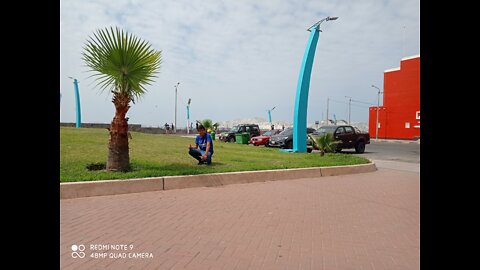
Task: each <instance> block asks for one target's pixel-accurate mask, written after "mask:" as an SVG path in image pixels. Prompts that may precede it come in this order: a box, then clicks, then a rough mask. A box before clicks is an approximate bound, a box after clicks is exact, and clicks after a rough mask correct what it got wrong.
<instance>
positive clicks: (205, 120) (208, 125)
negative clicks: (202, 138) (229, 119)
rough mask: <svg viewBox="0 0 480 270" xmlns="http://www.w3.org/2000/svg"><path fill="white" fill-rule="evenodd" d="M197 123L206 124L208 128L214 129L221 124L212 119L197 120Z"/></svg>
mask: <svg viewBox="0 0 480 270" xmlns="http://www.w3.org/2000/svg"><path fill="white" fill-rule="evenodd" d="M197 123H198V124H199V125H202V126H204V127H205V129H206V130H209V129H210V130H213V129H215V128H216V127H218V126H219V125H220V124H219V123H215V124H214V123H213V121H212V120H211V119H204V120H197Z"/></svg>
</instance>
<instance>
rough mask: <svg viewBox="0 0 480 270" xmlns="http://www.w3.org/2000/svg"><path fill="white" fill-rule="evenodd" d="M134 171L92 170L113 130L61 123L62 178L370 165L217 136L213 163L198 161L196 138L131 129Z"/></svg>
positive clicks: (358, 159) (360, 160)
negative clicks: (222, 139)
mask: <svg viewBox="0 0 480 270" xmlns="http://www.w3.org/2000/svg"><path fill="white" fill-rule="evenodd" d="M131 135H132V139H130V140H129V145H130V163H131V167H132V170H131V171H129V172H108V171H105V170H98V171H89V170H87V169H86V166H87V165H88V164H91V163H106V160H107V155H108V138H109V134H108V130H106V129H97V128H80V129H77V128H69V127H61V128H60V181H61V182H75V181H94V180H108V179H128V178H144V177H156V176H171V175H194V174H206V173H220V172H237V171H256V170H270V169H290V168H307V167H323V166H339V165H354V164H365V163H369V161H368V160H367V159H365V158H362V157H358V156H354V155H348V154H341V153H339V154H335V153H327V154H325V156H324V157H320V155H319V154H318V153H310V154H309V153H284V152H280V151H279V150H278V148H268V147H264V146H258V147H255V146H252V145H242V144H237V143H224V142H220V141H218V140H216V141H214V151H215V152H214V155H213V158H212V165H210V166H207V165H197V160H195V159H194V158H192V157H191V156H190V155H189V154H188V145H189V144H192V146H194V145H195V139H194V138H185V137H180V136H176V135H164V134H144V133H138V132H131Z"/></svg>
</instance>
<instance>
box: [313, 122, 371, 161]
mask: <svg viewBox="0 0 480 270" xmlns="http://www.w3.org/2000/svg"><path fill="white" fill-rule="evenodd" d="M325 133H330V134H332V136H333V139H334V140H336V141H340V143H338V144H337V145H336V148H335V152H340V151H342V149H349V148H355V152H357V153H359V154H361V153H363V152H365V145H366V144H370V134H369V133H368V132H363V131H360V130H359V129H358V128H357V127H353V126H349V125H336V126H321V127H319V128H318V129H317V130H316V131H315V132H314V133H312V134H311V136H312V137H318V136H323V135H324V134H325ZM307 148H314V149H317V147H316V146H315V144H313V142H312V140H311V139H310V138H308V139H307Z"/></svg>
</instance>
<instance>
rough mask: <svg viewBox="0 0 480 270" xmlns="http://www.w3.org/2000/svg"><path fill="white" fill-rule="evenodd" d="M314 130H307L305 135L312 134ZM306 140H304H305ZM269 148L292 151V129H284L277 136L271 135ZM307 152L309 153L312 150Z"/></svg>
mask: <svg viewBox="0 0 480 270" xmlns="http://www.w3.org/2000/svg"><path fill="white" fill-rule="evenodd" d="M314 131H315V129H313V128H307V134H310V133H313V132H314ZM305 139H306V138H305ZM268 146H269V147H280V148H285V149H292V148H293V128H286V129H285V130H284V131H282V132H280V133H279V134H277V135H273V136H271V137H270V140H269V142H268ZM307 151H309V152H311V151H312V150H311V149H310V150H308V148H307Z"/></svg>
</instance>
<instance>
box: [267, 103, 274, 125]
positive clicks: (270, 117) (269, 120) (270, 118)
mask: <svg viewBox="0 0 480 270" xmlns="http://www.w3.org/2000/svg"><path fill="white" fill-rule="evenodd" d="M275 108H276V106H275V107H273V108H271V109H270V110H267V111H268V122H269V123H270V126H272V115H271V114H270V112H271V111H273V110H275Z"/></svg>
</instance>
